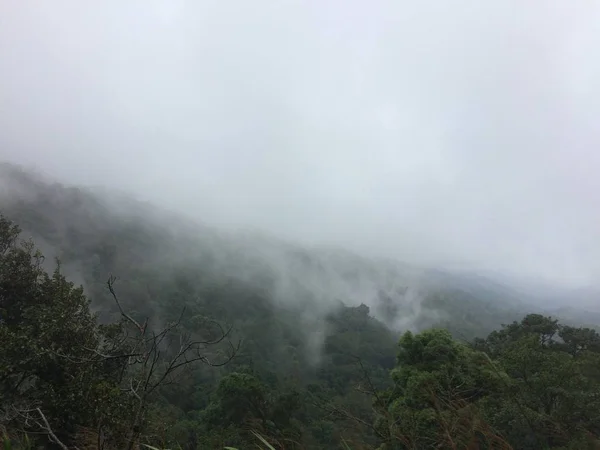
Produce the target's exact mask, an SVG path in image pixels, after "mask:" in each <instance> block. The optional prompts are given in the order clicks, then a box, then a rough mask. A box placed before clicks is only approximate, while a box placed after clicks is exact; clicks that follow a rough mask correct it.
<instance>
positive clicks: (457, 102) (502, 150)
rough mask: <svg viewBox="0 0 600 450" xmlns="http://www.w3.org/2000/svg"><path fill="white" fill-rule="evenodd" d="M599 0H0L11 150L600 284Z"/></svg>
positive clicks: (143, 185) (434, 254)
mask: <svg viewBox="0 0 600 450" xmlns="http://www.w3.org/2000/svg"><path fill="white" fill-rule="evenodd" d="M599 24H600V3H598V2H596V1H593V0H589V1H586V0H580V1H576V2H569V1H563V0H561V1H551V0H532V1H522V0H514V1H509V0H498V1H485V2H481V1H480V2H478V1H448V0H446V1H441V0H440V1H400V0H395V1H358V0H354V1H342V0H336V1H327V0H318V1H308V0H307V1H285V0H273V1H261V0H256V1H252V2H250V1H243V0H238V1H229V2H226V1H222V0H218V1H203V0H193V1H180V0H164V1H156V0H150V1H149V0H143V1H142V0H128V1H121V0H119V1H108V0H103V1H96V2H91V1H80V0H73V1H61V0H52V1H47V0H44V1H41V0H40V1H12V0H0V158H1V159H7V160H10V161H14V162H19V163H23V164H35V165H36V166H37V167H38V168H39V169H42V170H44V171H47V172H48V173H50V174H53V175H56V176H59V177H61V178H63V179H65V180H67V181H71V182H75V183H86V184H103V185H109V186H112V187H118V188H124V189H128V190H131V191H133V192H135V193H136V194H137V195H138V196H142V197H144V198H147V199H152V200H155V201H159V202H161V203H162V204H165V205H167V206H169V207H170V208H177V209H182V210H185V211H187V212H189V213H192V214H193V215H194V216H196V217H198V218H201V219H203V220H205V221H206V222H213V223H222V224H228V225H236V226H237V225H245V226H255V227H259V228H262V229H267V230H270V231H273V232H276V233H277V234H279V235H282V236H285V237H291V238H294V239H296V240H304V241H311V242H327V243H333V244H341V245H344V246H347V247H350V248H352V249H357V250H360V251H372V252H375V253H381V254H386V255H393V256H396V257H398V258H400V259H402V260H405V261H409V262H417V263H436V264H437V263H441V264H461V265H467V266H473V267H481V268H486V269H496V270H504V271H512V272H517V273H522V274H524V275H533V276H543V277H550V278H552V279H554V280H556V281H565V282H573V283H584V284H585V283H596V282H599V281H600V150H599V149H598V145H599V144H600V25H599Z"/></svg>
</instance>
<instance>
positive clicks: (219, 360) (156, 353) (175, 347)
mask: <svg viewBox="0 0 600 450" xmlns="http://www.w3.org/2000/svg"><path fill="white" fill-rule="evenodd" d="M116 281H117V279H116V278H115V277H114V276H112V275H111V276H110V277H109V279H108V281H107V285H108V289H109V291H110V293H111V295H112V297H113V299H114V301H115V303H116V304H117V307H118V308H119V312H120V314H121V317H122V318H123V321H124V323H123V338H122V339H121V340H120V341H119V346H120V347H121V351H120V352H114V353H113V354H110V353H109V354H106V353H100V352H99V351H95V354H96V356H98V355H99V356H101V357H103V358H114V357H121V358H124V364H123V374H122V383H123V391H124V392H125V393H128V394H130V395H132V396H133V397H134V398H135V400H136V408H135V412H134V415H133V419H132V422H131V426H130V429H129V435H128V442H127V449H128V450H131V449H132V448H133V446H134V445H135V442H136V441H137V440H138V439H139V436H140V433H141V430H142V425H143V422H144V413H145V410H146V407H147V404H148V400H149V397H150V396H151V394H152V393H153V392H155V391H156V389H158V388H159V387H160V386H164V385H167V384H170V383H172V382H173V381H174V380H175V378H176V377H177V375H178V374H179V373H181V370H182V369H184V368H186V367H190V365H191V364H193V363H196V362H200V363H202V364H206V365H209V366H213V367H219V366H223V365H225V364H227V363H228V362H230V361H231V360H232V359H233V358H234V357H235V355H236V354H237V352H238V350H239V348H240V344H241V342H240V341H238V342H237V343H236V344H234V343H233V342H232V340H231V332H232V326H229V327H227V328H224V327H223V326H221V325H220V324H219V323H218V322H215V321H212V320H208V319H204V321H203V323H204V325H205V327H203V328H204V329H203V330H202V333H203V335H204V336H202V337H200V336H199V334H200V333H190V332H187V331H186V330H184V329H183V327H182V326H181V321H182V318H183V317H184V313H185V310H183V311H182V312H181V314H180V315H179V317H178V319H177V320H176V321H175V322H173V323H171V324H167V325H166V326H164V327H163V328H162V329H161V330H159V331H154V330H151V329H150V327H149V323H148V319H146V320H145V321H144V323H140V322H138V321H137V320H135V319H134V318H133V317H132V316H131V315H130V314H128V313H127V312H125V310H124V309H123V307H122V305H121V302H120V300H119V298H118V296H117V294H116V291H115V286H114V285H115V282H116ZM223 347H224V349H223ZM209 354H210V355H212V356H211V357H210V358H209Z"/></svg>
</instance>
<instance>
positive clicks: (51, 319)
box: [0, 179, 600, 450]
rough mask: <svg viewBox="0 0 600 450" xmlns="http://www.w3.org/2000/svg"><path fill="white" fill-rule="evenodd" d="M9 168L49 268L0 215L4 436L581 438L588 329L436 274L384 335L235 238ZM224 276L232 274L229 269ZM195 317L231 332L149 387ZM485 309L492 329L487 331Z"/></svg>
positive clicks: (252, 444) (202, 440) (330, 441)
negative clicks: (285, 276)
mask: <svg viewBox="0 0 600 450" xmlns="http://www.w3.org/2000/svg"><path fill="white" fill-rule="evenodd" d="M23 182H24V183H25V184H27V185H28V186H30V187H31V186H33V187H31V189H32V190H33V191H34V192H36V194H35V195H32V200H30V201H28V202H14V203H12V204H11V205H9V206H10V208H8V211H9V212H10V215H11V217H13V218H16V219H18V220H19V223H21V224H22V225H23V226H25V227H26V229H27V231H28V232H30V233H32V234H34V235H35V236H37V237H39V238H40V242H43V243H44V244H47V245H48V246H49V247H53V248H54V249H56V250H57V255H58V256H60V259H61V261H62V263H61V264H60V265H56V266H50V267H49V266H48V262H47V261H44V258H43V257H42V255H41V254H40V253H39V252H37V251H36V250H35V247H34V245H33V243H31V242H21V241H20V240H19V229H18V228H17V227H16V226H15V225H13V224H12V223H11V222H10V221H8V220H6V219H3V218H2V219H0V342H2V345H0V389H1V391H0V410H1V411H0V412H1V413H2V414H1V415H0V426H4V427H5V428H6V429H7V430H8V433H9V436H10V438H8V437H7V438H5V443H4V446H5V448H6V447H7V446H10V445H12V448H19V449H24V448H34V447H35V446H36V445H45V446H48V447H49V446H50V445H52V443H51V442H50V441H51V440H52V439H53V438H52V437H51V436H50V434H49V430H52V431H53V432H54V433H55V434H56V435H57V438H58V439H59V440H60V441H61V442H63V443H65V444H66V445H68V446H77V447H78V448H93V445H95V444H94V443H95V442H97V441H98V438H99V436H102V437H103V439H104V440H105V443H106V445H105V448H107V449H109V448H111V446H112V448H119V449H121V448H127V446H128V445H133V442H134V441H135V442H136V443H139V444H140V445H145V446H146V448H170V449H176V448H181V449H185V450H195V449H202V448H215V449H218V448H239V449H245V448H256V447H257V446H259V447H260V448H267V449H271V448H274V449H283V448H285V449H295V448H296V449H300V448H302V449H305V448H306V449H332V448H344V449H347V448H349V447H351V448H353V449H355V450H361V449H363V450H364V449H374V448H381V449H387V450H390V449H400V448H402V449H403V448H411V449H419V448H423V449H427V448H435V447H436V446H437V448H482V449H485V448H498V449H502V448H511V446H512V447H514V448H523V449H527V448H531V449H537V448H549V449H550V448H551V449H585V448H590V449H591V448H598V445H599V444H598V436H599V434H600V430H599V429H598V424H600V416H599V414H600V413H599V411H600V398H599V396H598V393H599V392H600V360H599V357H600V356H599V355H600V336H599V335H598V333H597V332H596V331H595V330H594V329H592V328H585V327H576V326H573V324H572V323H571V324H570V325H564V324H561V323H559V322H558V321H557V320H556V319H552V318H548V317H544V316H542V315H534V314H531V315H528V316H526V317H525V318H524V319H523V320H521V321H518V322H512V323H511V321H512V320H514V319H515V318H517V317H519V316H518V315H516V314H515V309H514V308H513V306H514V302H513V303H512V306H511V307H510V308H508V307H500V306H498V305H499V304H502V303H503V297H502V295H500V294H498V293H497V292H496V293H493V295H492V294H490V293H489V292H484V291H485V290H484V289H483V288H477V289H474V290H471V291H469V290H467V289H466V288H464V287H461V286H458V287H455V288H451V289H450V288H444V287H443V286H441V287H440V286H436V287H435V288H432V289H431V291H430V292H429V293H428V295H427V296H426V297H425V298H424V299H423V302H422V303H421V304H420V305H421V306H422V307H423V308H426V309H427V310H428V311H436V314H435V315H431V316H427V315H425V316H423V317H420V318H419V320H416V321H411V324H412V325H415V326H416V327H417V328H418V330H419V331H420V332H407V333H404V334H403V335H402V336H401V337H400V336H399V335H398V334H396V333H394V332H392V331H390V329H389V328H388V327H387V326H386V325H384V324H383V323H382V322H380V321H379V320H376V319H375V318H374V317H373V316H372V311H371V310H370V309H369V307H367V306H366V305H360V306H356V307H349V306H344V305H343V304H341V303H340V304H339V306H338V307H336V308H331V309H329V310H327V311H326V312H325V311H323V312H321V310H320V309H319V308H320V306H321V305H319V301H318V299H316V298H314V297H313V296H312V295H311V293H310V292H308V290H307V289H305V287H304V286H297V285H295V284H294V283H295V282H290V285H292V284H293V286H291V287H290V288H289V289H288V290H287V291H286V292H284V293H281V290H280V289H278V287H279V286H278V285H277V282H276V280H274V278H273V276H272V273H271V272H269V270H267V269H268V268H264V267H263V266H262V265H261V263H260V262H257V261H254V260H252V259H251V258H249V257H247V255H246V254H245V253H244V252H243V251H241V250H240V249H238V248H236V247H235V246H223V249H222V250H221V248H220V247H219V245H221V244H222V241H220V240H219V239H220V238H219V236H217V235H216V234H214V233H213V234H211V233H210V231H208V230H206V229H201V228H194V229H193V230H192V231H193V233H191V232H184V231H182V230H184V229H185V227H184V226H183V225H180V224H177V225H174V224H172V223H170V224H168V226H167V225H166V224H165V225H164V226H163V225H161V224H160V223H159V222H158V221H152V220H150V219H145V220H139V219H135V220H134V219H132V218H131V217H132V214H122V215H117V214H115V213H114V212H112V210H111V208H109V207H107V205H106V202H101V201H99V200H98V198H96V197H94V196H90V195H89V194H86V193H85V192H83V191H82V190H77V189H66V188H64V187H60V186H57V185H52V186H48V185H44V186H37V187H36V185H35V182H34V181H32V180H30V179H29V180H24V181H23ZM133 209H135V208H133ZM144 214H146V216H144V217H150V214H147V211H146V212H144ZM173 230H175V231H173ZM194 233H202V234H204V235H206V236H208V237H207V241H208V242H210V245H204V246H203V245H201V244H199V243H198V241H197V240H195V239H194V238H193V237H192V236H193V234H194ZM217 248H218V249H219V250H215V249H217ZM174 254H176V256H174ZM294 258H295V259H294V261H295V262H296V263H297V264H296V265H294V266H293V267H292V269H291V270H303V269H304V268H305V267H307V266H318V261H316V260H313V259H311V257H310V255H309V254H308V253H302V252H299V253H298V254H297V255H295V256H294ZM349 267H351V264H349ZM48 268H49V270H50V272H49V273H48V272H47V270H48ZM240 272H243V273H244V274H245V275H247V276H245V277H240V276H233V275H232V274H234V273H238V274H239V273H240ZM66 273H71V274H74V276H76V277H77V280H78V281H79V282H81V283H83V284H84V285H85V294H86V295H84V291H83V289H82V288H80V287H77V286H75V285H74V284H73V283H71V282H70V281H68V279H67V278H66V277H65V274H66ZM109 273H118V274H119V275H121V276H122V277H123V281H122V282H121V283H120V284H119V292H118V294H119V298H122V299H123V307H124V308H125V309H126V310H127V312H128V315H129V316H130V317H131V318H132V319H133V322H137V323H138V324H148V326H147V328H145V330H146V331H144V333H141V334H140V332H139V331H136V330H137V327H136V326H135V325H134V323H133V322H131V321H129V320H126V319H123V314H122V311H120V309H119V307H118V306H117V304H116V303H115V301H114V299H113V298H112V295H111V292H110V291H109V290H108V289H107V286H106V278H107V276H108V275H109ZM392 274H393V275H391V276H390V277H391V278H393V277H394V276H395V272H392ZM345 275H346V276H347V277H348V279H350V280H352V279H353V278H358V275H360V270H358V269H357V270H354V269H352V270H348V273H346V274H345ZM285 296H289V298H287V297H285ZM382 296H383V299H382V304H381V305H380V307H379V310H375V313H378V314H380V315H381V316H382V317H384V318H385V317H388V316H389V317H390V319H391V318H392V316H393V317H394V318H397V317H400V318H401V313H402V311H401V306H402V305H399V304H397V302H395V300H394V299H393V298H391V297H389V296H388V297H386V296H384V295H383V294H382ZM283 297H285V298H283ZM90 298H91V299H92V300H93V303H91V302H90V301H89V300H88V299H90ZM332 300H333V299H332ZM342 300H343V299H342ZM512 300H513V299H511V301H512ZM90 307H93V309H94V311H97V315H94V314H92V313H91V312H90ZM511 308H512V309H511ZM183 309H185V314H184V315H183V316H181V311H182V310H183ZM315 311H317V312H318V313H317V312H315ZM382 311H383V315H382ZM438 312H439V314H437V313H438ZM180 317H181V320H180V321H179V319H180ZM208 317H214V318H216V319H218V320H219V323H221V322H223V323H224V322H226V323H230V324H232V325H233V331H232V332H231V333H232V334H231V337H232V338H233V339H234V340H235V339H237V338H242V339H243V346H242V348H241V351H240V352H239V353H238V354H237V356H236V358H235V359H234V360H233V361H231V362H230V363H229V364H227V365H225V366H223V367H213V365H214V364H215V363H216V362H218V361H220V359H219V358H220V357H222V356H223V355H222V352H221V351H222V349H223V348H222V347H219V346H217V347H211V346H208V345H207V346H198V347H196V348H195V349H194V350H197V352H196V354H197V355H199V358H200V359H199V360H198V361H199V362H202V363H204V364H198V365H185V367H183V368H182V369H184V370H178V371H177V373H176V374H171V375H177V377H175V376H170V375H169V376H168V377H166V378H165V380H166V381H165V382H158V383H157V381H160V380H162V379H163V378H162V374H164V373H165V370H167V369H168V367H169V361H172V360H173V358H175V357H176V356H177V351H178V349H179V348H180V346H181V343H182V342H187V341H186V339H187V338H192V339H193V340H195V341H196V342H207V341H208V342H210V341H212V340H214V336H215V334H217V335H218V332H219V325H218V323H215V322H213V321H210V320H208V319H207V318H208ZM178 321H179V322H178ZM500 321H505V322H508V323H509V325H506V326H503V327H501V328H499V329H497V330H496V331H492V330H493V329H494V328H497V327H499V323H500ZM173 323H177V326H176V327H174V328H172V329H171V332H170V333H168V337H166V336H167V335H165V337H164V339H162V341H161V343H160V345H156V346H155V345H154V343H155V342H156V341H155V340H154V338H155V336H156V335H160V332H161V330H163V329H164V327H170V326H171V324H173ZM386 323H387V322H386ZM389 323H392V321H391V320H390V322H389ZM432 325H436V328H433V329H427V328H428V327H430V326H432ZM490 332H491V333H490ZM485 335H488V336H487V337H486V338H484V339H482V338H479V339H473V338H474V337H476V336H485ZM458 337H460V338H462V340H463V341H465V340H468V341H471V340H472V344H469V343H467V342H459V341H457V340H456V339H455V338H458ZM128 354H134V355H135V356H133V357H131V358H130V357H127V355H128ZM100 355H103V356H110V357H109V358H107V357H101V356H100ZM142 355H144V356H143V357H142ZM191 356H192V355H191V353H189V352H188V353H186V354H185V356H184V357H182V359H180V361H182V360H183V361H186V360H187V358H191ZM154 357H156V364H153V363H152V361H154ZM138 383H139V384H138ZM144 386H146V388H144ZM141 394H143V395H141ZM138 397H139V398H138ZM37 408H39V409H40V411H42V412H43V414H44V417H45V418H46V419H47V420H48V425H49V426H48V427H46V426H45V424H44V421H43V419H42V417H41V416H40V415H39V414H38V413H37ZM25 424H27V425H25ZM28 433H31V435H30V440H31V441H32V442H31V445H29V444H28V443H27V444H26V442H25V439H27V438H28ZM255 433H258V435H256V434H255ZM259 436H260V437H259ZM130 442H131V443H130ZM54 445H56V443H55V444H54Z"/></svg>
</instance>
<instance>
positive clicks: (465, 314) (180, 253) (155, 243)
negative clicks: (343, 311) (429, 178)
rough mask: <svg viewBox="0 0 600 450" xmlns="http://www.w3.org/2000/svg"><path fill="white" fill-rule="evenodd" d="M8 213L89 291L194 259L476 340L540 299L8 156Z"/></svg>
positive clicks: (3, 172) (214, 269)
mask: <svg viewBox="0 0 600 450" xmlns="http://www.w3.org/2000/svg"><path fill="white" fill-rule="evenodd" d="M0 211H1V212H2V213H3V214H5V215H6V216H7V217H8V218H10V219H12V220H14V221H16V222H17V223H18V224H19V225H20V226H21V227H22V228H23V230H24V231H25V232H26V233H27V234H30V235H32V236H33V237H34V238H35V240H36V243H38V245H40V246H41V248H42V250H43V251H44V252H45V253H46V254H47V255H52V256H57V257H60V258H61V260H62V261H63V262H64V264H65V268H66V270H70V271H72V272H73V274H75V279H76V280H78V281H80V282H81V283H82V284H84V285H85V286H86V289H91V287H93V286H95V285H98V283H100V280H101V277H103V276H105V275H106V272H107V271H108V270H110V271H112V272H116V273H118V274H120V275H121V276H122V277H124V278H127V277H129V276H131V274H132V273H133V272H134V271H135V272H138V271H140V270H160V271H161V272H163V273H170V272H169V271H170V270H172V269H173V268H174V267H183V266H185V267H195V268H197V269H198V271H199V273H201V274H202V276H205V277H210V278H211V279H226V278H231V277H233V278H235V279H237V280H240V281H242V282H244V283H247V284H249V285H252V286H254V287H255V288H256V289H259V290H261V291H263V292H265V293H266V295H269V296H270V297H271V299H272V301H273V302H274V303H275V304H277V305H280V306H286V305H287V306H290V305H292V306H294V307H298V306H299V305H304V306H303V308H304V310H305V311H307V312H306V314H308V311H310V314H312V315H314V316H320V315H323V314H326V313H327V312H328V311H331V310H332V309H334V308H335V307H336V305H338V304H340V302H341V303H344V304H347V305H350V306H358V305H360V304H366V305H368V306H369V307H370V309H371V314H372V315H374V316H375V317H377V318H378V319H380V320H381V321H383V322H384V323H385V324H387V325H388V326H389V327H390V328H392V329H396V330H403V329H421V328H425V327H429V326H432V325H441V326H445V327H447V328H449V329H451V331H453V332H454V333H455V334H456V335H461V336H465V337H468V338H470V337H472V336H475V335H482V334H485V333H487V332H488V331H490V330H491V329H493V328H497V327H498V326H499V325H500V324H502V323H506V322H510V321H512V320H517V319H519V318H521V317H522V315H523V314H524V313H527V312H530V311H532V310H534V309H535V308H534V306H535V305H536V303H539V298H538V297H536V296H535V295H533V293H532V292H524V291H523V290H519V289H516V288H513V287H511V286H510V285H508V284H506V283H502V282H499V281H496V280H494V279H491V278H489V277H485V276H481V275H477V274H473V273H460V274H459V273H453V272H449V271H443V270H435V269H424V268H419V267H414V266H410V265H407V264H403V263H400V262H397V261H392V260H389V259H377V258H366V257H363V256H360V255H357V254H354V253H351V252H348V251H345V250H342V249H331V248H306V247H300V246H297V245H294V244H291V243H288V242H283V241H280V240H276V239H273V238H271V237H269V236H265V235H261V234H259V233H255V232H246V233H232V232H224V231H219V230H215V229H213V228H211V227H208V226H206V225H203V224H199V223H196V222H194V221H191V220H189V219H187V218H185V217H183V216H181V215H178V214H175V213H172V212H169V211H165V210H164V209H161V208H159V207H156V206H154V205H150V204H146V203H142V202H139V201H137V200H135V199H132V198H130V197H129V196H127V195H125V194H122V193H115V192H113V191H110V190H108V189H97V190H92V189H84V188H80V187H73V186H66V185H63V184H60V183H56V182H53V181H51V180H48V179H44V178H43V177H40V176H39V175H37V174H34V173H31V172H28V171H25V170H23V169H21V168H19V167H15V166H12V165H9V164H3V165H0ZM91 290H92V292H95V291H94V290H93V289H91ZM556 298H559V297H556ZM563 304H565V303H563ZM550 305H551V303H550V302H549V303H548V304H547V305H545V306H548V307H549V306H550ZM538 306H540V305H539V304H538ZM563 312H565V313H566V310H565V311H563ZM569 315H570V316H573V317H575V315H576V314H575V313H574V312H570V313H569ZM594 320H596V319H594ZM597 323H600V320H598V322H597Z"/></svg>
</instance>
